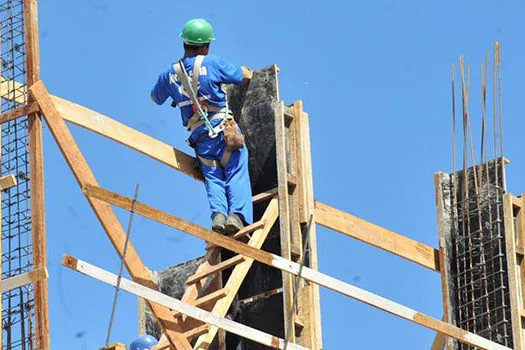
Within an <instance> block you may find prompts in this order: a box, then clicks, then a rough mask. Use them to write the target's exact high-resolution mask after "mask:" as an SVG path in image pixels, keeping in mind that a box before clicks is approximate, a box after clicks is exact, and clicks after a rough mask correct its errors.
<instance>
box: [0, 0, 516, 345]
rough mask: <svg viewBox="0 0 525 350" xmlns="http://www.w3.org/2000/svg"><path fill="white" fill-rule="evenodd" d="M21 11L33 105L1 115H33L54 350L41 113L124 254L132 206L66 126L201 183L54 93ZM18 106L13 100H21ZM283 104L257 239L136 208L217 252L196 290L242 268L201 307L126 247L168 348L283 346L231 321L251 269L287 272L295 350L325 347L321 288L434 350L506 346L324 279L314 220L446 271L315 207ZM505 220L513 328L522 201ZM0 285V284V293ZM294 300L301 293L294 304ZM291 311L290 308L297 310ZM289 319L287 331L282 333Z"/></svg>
mask: <svg viewBox="0 0 525 350" xmlns="http://www.w3.org/2000/svg"><path fill="white" fill-rule="evenodd" d="M25 10H26V16H25V22H26V35H27V38H26V42H27V46H28V49H27V50H28V58H27V61H28V80H27V85H28V89H27V91H25V93H29V98H28V101H27V103H25V101H23V102H22V103H25V105H24V106H23V107H20V108H18V109H15V110H12V111H10V112H7V113H4V114H2V115H0V123H3V122H7V121H10V120H14V119H16V118H19V117H23V116H27V115H29V117H30V119H29V120H30V159H31V176H32V180H33V181H32V182H31V184H32V188H31V191H32V196H33V200H32V206H33V208H32V209H33V215H34V218H33V235H34V236H33V240H34V242H35V253H34V259H35V260H34V266H35V269H38V270H37V271H40V272H39V274H38V275H37V276H38V278H33V279H30V280H28V281H26V282H25V283H31V282H34V283H35V300H36V310H37V311H36V314H37V315H36V319H37V344H38V348H39V349H46V350H47V349H50V345H49V344H50V340H49V320H48V302H47V282H46V278H47V272H46V273H45V275H42V271H45V267H46V240H45V206H44V187H43V152H42V145H41V143H42V118H41V117H43V119H44V120H45V122H46V124H47V126H48V128H49V130H50V132H51V134H52V135H53V137H54V139H55V141H56V143H57V145H58V146H59V148H60V150H61V152H62V154H63V156H64V158H65V160H66V162H67V163H68V165H69V167H70V168H71V171H72V172H73V174H74V176H75V178H76V180H77V182H78V184H79V187H80V189H81V190H82V192H83V193H84V195H85V196H86V199H87V200H88V201H89V203H90V205H91V207H92V209H93V211H94V212H95V214H96V216H97V218H98V220H99V221H100V224H101V225H102V227H103V228H104V230H105V232H106V234H107V236H108V238H109V239H110V241H111V243H112V244H113V246H114V247H115V250H116V251H117V254H118V256H120V257H122V254H123V250H124V242H125V237H126V234H125V231H124V229H123V228H122V226H121V223H120V222H119V221H118V219H117V217H116V215H115V213H114V211H113V208H112V205H113V206H117V207H120V208H124V209H126V210H131V205H132V200H131V199H130V198H126V197H124V196H122V195H119V194H117V193H114V192H111V191H109V190H106V189H103V188H101V187H99V185H98V183H97V180H96V178H95V175H94V174H93V172H92V171H91V169H90V167H89V164H88V163H87V161H86V160H85V158H84V157H83V155H82V153H81V151H80V149H79V147H78V146H77V144H76V142H75V139H74V138H73V136H72V134H71V132H70V131H69V128H68V126H67V125H66V122H68V123H72V124H75V125H78V126H81V127H83V128H85V129H88V130H90V131H93V132H95V133H97V134H100V135H102V136H104V137H107V138H109V139H111V140H113V141H116V142H118V143H120V144H122V145H125V146H127V147H129V148H131V149H133V150H136V151H138V152H140V153H142V154H143V155H146V156H148V157H150V158H152V159H155V160H158V161H159V162H161V163H163V164H165V165H167V166H169V167H171V168H173V169H176V170H178V171H180V172H182V173H184V174H186V175H188V176H189V177H191V178H193V179H195V180H198V181H203V177H202V174H201V173H200V171H199V170H198V167H197V161H196V159H195V158H194V157H192V156H190V155H188V154H186V153H184V152H182V151H179V150H177V149H175V148H173V147H172V146H170V145H168V144H166V143H163V142H161V141H159V140H156V139H154V138H152V137H150V136H148V135H146V134H144V133H142V132H139V131H137V130H134V129H132V128H130V127H128V126H126V125H124V124H122V123H120V122H118V121H116V120H113V119H111V118H109V117H107V116H104V115H102V114H100V113H98V112H95V111H92V110H90V109H88V108H86V107H83V106H80V105H78V104H75V103H73V102H70V101H67V100H64V99H62V98H60V97H57V96H53V95H50V94H49V93H48V91H47V88H46V86H45V85H44V83H43V82H42V81H40V68H39V53H38V22H37V18H38V16H37V4H36V0H26V1H25ZM273 67H274V68H272V69H276V70H277V67H275V66H273ZM255 74H257V73H255ZM10 84H15V86H17V85H18V87H19V88H20V90H23V89H25V87H24V86H23V85H22V84H21V83H19V82H16V81H6V80H2V81H1V84H0V87H1V93H2V97H4V98H7V96H6V94H5V91H6V90H7V87H8V86H10ZM14 99H15V100H16V97H15V98H14ZM276 108H277V110H276V119H275V132H276V137H275V139H276V155H277V173H278V188H277V189H276V190H272V191H268V192H265V193H260V194H256V195H255V196H254V202H261V201H269V202H270V203H269V204H268V208H267V211H266V212H265V216H264V217H263V219H264V220H262V221H260V222H257V223H255V224H254V225H253V227H250V228H247V229H246V232H244V233H248V231H250V233H251V234H252V238H251V240H250V242H249V243H248V244H244V243H242V242H240V241H237V240H235V239H234V238H229V237H225V236H222V235H219V234H216V233H214V232H212V231H209V230H207V229H205V228H202V227H200V226H198V225H196V224H194V223H191V222H188V221H185V220H182V219H180V218H178V217H176V216H174V215H172V214H169V213H166V212H162V211H160V210H158V209H155V208H153V207H151V206H148V205H146V204H144V203H140V202H137V203H136V208H135V211H136V213H137V214H138V215H142V216H144V217H147V218H149V219H151V220H155V221H158V222H160V223H163V224H165V225H167V226H170V227H173V228H176V229H179V230H181V231H183V232H186V233H188V234H190V235H193V236H196V237H199V238H201V239H204V240H206V241H208V242H210V244H211V245H212V246H210V247H209V250H208V252H207V256H208V257H209V259H208V260H206V263H205V264H203V265H202V266H201V267H200V268H199V270H198V272H197V275H196V276H195V275H194V276H192V279H191V281H189V282H191V285H193V283H195V284H198V281H200V280H201V279H204V278H206V277H208V276H209V275H211V274H213V273H217V272H220V271H222V269H225V268H227V267H233V266H235V269H237V270H236V271H238V272H237V273H236V274H235V275H234V276H235V278H233V279H232V282H231V283H232V286H233V287H234V288H233V289H230V290H224V289H221V286H218V287H217V288H215V289H214V290H212V291H211V293H210V294H208V295H207V296H206V299H205V300H202V299H201V300H199V299H196V298H197V294H198V293H197V292H196V290H195V289H192V288H188V290H189V292H188V295H189V296H188V297H187V298H185V299H184V298H183V300H182V301H178V300H175V299H173V298H169V297H168V296H165V295H163V294H161V293H159V292H158V291H157V286H156V285H155V283H154V281H153V279H152V277H151V275H150V273H149V271H148V269H147V268H146V265H145V264H144V263H143V262H142V260H141V259H140V257H139V255H138V253H137V251H136V250H135V248H134V247H133V246H132V245H130V246H129V247H128V250H127V255H126V258H125V265H126V268H127V270H128V271H129V273H130V275H131V277H132V279H133V281H134V282H133V281H125V283H124V284H123V286H125V287H123V289H127V290H128V291H131V292H132V293H135V294H137V295H141V296H142V297H144V298H145V299H146V300H147V302H148V304H149V306H150V308H151V310H152V312H153V314H154V316H155V318H156V320H157V322H158V324H159V325H160V327H161V329H162V331H163V334H164V336H163V341H164V344H165V347H164V348H171V349H186V350H189V349H192V348H194V347H193V346H192V345H191V344H190V341H189V339H192V338H194V337H198V340H197V343H198V344H200V345H197V346H198V347H195V348H199V349H204V348H207V347H208V346H209V345H210V343H211V341H212V340H213V338H214V336H215V334H219V336H220V334H221V332H220V331H219V329H222V330H227V331H232V332H241V331H240V330H243V331H246V332H249V335H250V336H251V337H254V339H255V338H256V339H257V340H256V341H260V342H268V341H269V342H270V343H269V346H270V347H273V348H283V347H284V340H283V339H279V338H276V337H275V336H272V335H268V334H265V333H262V332H260V331H257V330H255V329H252V328H249V327H246V326H243V325H240V324H237V323H235V322H232V321H229V320H227V319H226V318H224V316H225V313H226V311H227V309H228V307H229V305H230V304H229V302H226V301H225V300H229V299H231V296H232V295H233V296H234V295H235V288H238V286H239V285H240V284H241V283H242V281H243V279H244V277H245V276H246V273H247V271H248V270H249V269H250V266H251V264H252V263H253V262H254V261H258V262H260V263H263V264H266V265H268V266H271V267H273V268H276V269H279V270H281V271H282V272H283V273H282V277H283V291H282V292H283V300H284V309H283V317H284V319H285V328H286V329H289V330H290V331H289V332H287V333H286V334H285V335H286V336H287V338H288V339H289V340H290V342H291V343H292V344H290V347H289V348H290V349H292V348H296V349H304V348H308V349H317V350H319V349H322V348H323V346H322V335H321V312H320V298H319V287H320V286H323V287H325V288H329V289H331V290H333V291H336V292H338V293H341V294H343V295H346V296H348V297H351V298H354V299H356V300H359V301H362V302H364V303H366V304H369V305H370V306H373V307H376V308H378V309H381V310H384V311H386V312H388V313H391V314H392V315H395V316H398V317H401V318H404V319H407V320H409V321H411V322H414V323H416V324H419V325H421V326H423V327H426V328H429V329H432V330H434V331H436V332H438V334H439V335H440V336H439V337H438V338H437V339H436V342H435V343H434V345H433V346H432V348H433V349H438V348H442V347H443V344H444V340H445V339H446V338H447V337H450V338H454V339H457V340H458V341H460V342H463V343H465V344H469V345H471V346H474V347H476V348H479V349H487V350H488V349H508V348H506V347H504V346H502V345H499V344H496V343H494V342H491V341H489V340H487V339H485V338H482V337H480V336H478V335H475V334H472V333H469V332H467V331H465V330H462V329H459V328H457V327H455V326H454V325H451V324H449V323H447V322H446V320H447V317H444V321H442V320H437V319H434V318H432V317H430V316H427V315H425V314H423V313H420V312H417V311H415V310H412V309H410V308H408V307H406V306H403V305H400V304H398V303H395V302H393V301H390V300H388V299H385V298H383V297H380V296H378V295H376V294H373V293H371V292H368V291H365V290H362V289H360V288H358V287H355V286H353V285H351V284H348V283H346V282H343V281H340V280H337V279H335V278H333V277H330V276H328V275H325V274H323V273H321V272H319V271H318V257H317V243H316V231H315V224H317V225H321V226H324V227H327V228H329V229H332V230H335V231H337V232H340V233H342V234H344V235H346V236H349V237H352V238H355V239H357V240H360V241H362V242H365V243H368V244H370V245H373V246H375V247H377V248H379V249H382V250H384V251H387V252H389V253H392V254H395V255H397V256H399V257H401V258H404V259H406V260H408V261H411V262H414V263H416V264H419V265H421V266H422V267H425V268H427V269H429V270H432V271H435V272H438V273H440V274H443V273H444V270H445V269H444V266H443V265H442V254H440V250H438V249H435V248H433V247H431V246H428V245H426V244H423V243H420V242H417V241H415V240H413V239H410V238H408V237H406V236H403V235H400V234H398V233H395V232H392V231H390V230H388V229H386V228H382V227H380V226H377V225H375V224H373V223H370V222H367V221H365V220H363V219H360V218H357V217H355V216H353V215H351V214H348V213H345V212H343V211H340V210H337V209H335V208H333V207H330V206H329V205H326V204H323V203H320V202H317V201H315V199H314V193H313V180H312V164H311V153H310V138H309V137H310V136H309V135H310V132H309V124H308V114H307V113H305V112H304V111H303V105H302V102H301V101H296V102H294V103H293V104H292V105H289V106H285V105H284V104H283V103H282V102H280V103H279V105H278V106H277V107H276ZM287 150H289V151H287ZM0 180H1V179H0ZM8 180H9V179H7V180H6V181H8ZM438 204H439V201H438ZM505 213H506V215H505V225H506V227H507V228H508V230H507V234H508V235H509V238H510V239H509V240H508V241H507V242H508V247H507V250H508V251H509V252H510V253H511V254H512V255H511V256H513V257H515V259H511V260H510V261H509V266H510V267H511V271H514V272H515V275H514V276H512V282H511V284H512V286H513V291H512V295H513V297H512V300H513V301H512V302H513V303H514V304H515V305H516V306H517V307H516V309H515V310H516V311H515V315H514V316H513V317H516V319H518V320H519V323H518V324H519V325H520V330H521V319H522V317H525V311H524V310H525V309H524V306H523V305H524V302H525V293H523V282H524V280H525V259H524V254H525V253H524V251H525V199H524V198H523V197H514V196H512V195H510V194H507V195H505ZM277 219H279V228H280V234H281V236H280V237H281V254H280V255H276V254H271V253H268V252H266V251H264V250H262V249H261V246H262V243H263V242H264V239H265V237H266V234H267V231H268V230H269V229H270V228H271V226H272V225H273V224H274V222H276V220H277ZM309 223H312V225H309ZM244 233H243V234H244ZM306 238H308V242H307V243H308V244H307V245H305V242H304V241H305V240H306ZM304 247H309V249H308V250H305V249H304ZM221 248H227V249H228V250H230V251H232V252H235V253H237V254H238V255H237V257H234V258H232V259H233V260H231V261H223V262H220V261H215V259H214V258H213V257H214V256H215V257H216V255H217V252H218V251H219V250H220V249H221ZM306 255H308V259H306V260H307V261H308V263H307V264H306V266H303V265H302V264H301V263H302V262H304V261H305V259H304V257H305V256H306ZM63 264H64V265H65V266H67V267H69V268H72V269H75V270H77V271H79V272H82V273H84V274H88V275H91V276H92V277H95V278H99V279H101V280H103V281H105V282H107V283H112V282H111V279H108V278H109V277H108V276H110V275H111V274H109V273H107V272H105V271H103V270H101V269H98V268H94V267H93V266H92V265H89V264H87V263H84V262H82V261H80V260H78V259H76V258H73V257H66V258H65V259H64V262H63ZM97 269H98V270H97ZM89 271H91V272H93V271H96V273H92V274H90V272H89ZM95 275H96V276H95ZM104 276H105V277H104ZM33 277H34V276H33ZM296 278H299V279H300V283H298V284H297V285H298V289H297V291H294V289H295V288H294V284H295V283H294V282H295V281H296ZM4 282H7V280H6V281H4ZM2 283H3V282H0V285H2ZM228 292H229V293H230V294H228ZM272 293H275V292H272ZM295 294H297V296H298V297H297V303H296V305H295V306H294V295H295ZM254 297H257V296H254ZM173 305H177V308H176V309H175V308H174V307H170V306H173ZM210 305H211V311H210V310H206V309H205V307H204V306H208V307H210ZM201 308H202V309H204V310H201ZM174 310H175V311H174ZM293 310H295V311H294V312H292V311H293ZM290 314H291V317H290V320H291V323H292V325H291V327H286V326H288V324H287V322H288V316H289V315H290ZM445 316H446V315H445ZM194 321H199V322H194ZM188 324H191V325H192V327H190V329H188V328H184V326H187V325H188ZM248 328H249V329H248ZM298 330H300V331H298ZM246 334H248V333H246ZM520 336H521V332H520ZM206 337H207V338H206ZM161 343H162V342H161ZM111 348H112V349H120V348H124V347H123V345H122V344H114V345H113V346H112V347H111ZM161 348H162V347H161Z"/></svg>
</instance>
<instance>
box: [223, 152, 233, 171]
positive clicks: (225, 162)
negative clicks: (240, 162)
mask: <svg viewBox="0 0 525 350" xmlns="http://www.w3.org/2000/svg"><path fill="white" fill-rule="evenodd" d="M231 156H232V151H231V150H229V149H227V150H226V151H224V154H223V155H222V158H221V168H223V169H226V166H227V165H228V163H229V162H230V157H231Z"/></svg>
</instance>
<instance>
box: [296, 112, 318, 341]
mask: <svg viewBox="0 0 525 350" xmlns="http://www.w3.org/2000/svg"><path fill="white" fill-rule="evenodd" d="M298 123H299V136H300V137H299V139H300V143H301V149H302V155H301V162H302V168H303V175H302V176H303V183H304V190H305V192H306V193H305V195H306V196H305V198H304V200H305V201H304V203H303V205H304V209H306V210H305V214H306V218H305V219H307V220H308V221H309V220H310V217H312V219H313V223H315V222H316V220H315V198H314V183H313V171H312V153H311V145H310V123H309V121H308V114H307V113H305V112H301V116H300V118H299V119H298ZM308 221H307V222H308ZM309 244H310V251H309V259H310V268H312V269H314V270H318V269H319V264H318V256H317V231H316V226H315V224H312V226H311V227H310V242H309ZM310 288H312V305H311V310H310V311H309V312H311V313H313V318H314V321H315V324H314V333H313V337H314V340H315V342H316V346H315V348H316V349H323V334H322V323H321V296H320V290H319V285H317V284H313V285H312V286H310Z"/></svg>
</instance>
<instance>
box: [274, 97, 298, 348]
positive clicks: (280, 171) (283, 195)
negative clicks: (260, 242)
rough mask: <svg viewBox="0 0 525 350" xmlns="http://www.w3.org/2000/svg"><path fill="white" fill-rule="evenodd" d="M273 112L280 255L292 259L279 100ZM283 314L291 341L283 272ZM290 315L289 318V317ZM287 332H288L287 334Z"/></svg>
mask: <svg viewBox="0 0 525 350" xmlns="http://www.w3.org/2000/svg"><path fill="white" fill-rule="evenodd" d="M276 109H277V111H276V113H275V153H276V159H277V184H278V189H279V228H280V234H281V235H280V237H281V256H283V257H284V258H286V259H287V260H291V259H292V220H291V219H292V218H291V216H290V214H291V213H292V211H291V209H292V208H291V198H290V197H291V196H290V195H289V183H288V178H289V177H290V175H289V174H288V161H287V147H286V128H285V121H284V106H283V103H282V102H280V103H279V106H278V107H276ZM282 280H283V316H284V330H285V336H286V338H287V339H290V340H291V341H295V327H289V326H288V323H289V322H291V323H292V324H293V322H294V318H295V312H294V313H293V314H291V312H292V307H293V280H292V276H290V275H288V274H285V273H283V274H282ZM290 315H291V318H290ZM287 332H290V334H288V333H287Z"/></svg>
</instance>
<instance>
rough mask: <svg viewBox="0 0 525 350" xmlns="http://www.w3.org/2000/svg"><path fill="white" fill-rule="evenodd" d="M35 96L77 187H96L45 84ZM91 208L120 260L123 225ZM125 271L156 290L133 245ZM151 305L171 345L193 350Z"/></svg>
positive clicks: (97, 206)
mask: <svg viewBox="0 0 525 350" xmlns="http://www.w3.org/2000/svg"><path fill="white" fill-rule="evenodd" d="M29 91H30V93H31V94H32V96H33V97H34V98H35V100H36V101H37V102H38V104H39V106H40V109H41V110H42V113H43V115H44V117H45V119H46V124H47V126H48V127H49V130H50V131H51V133H52V134H53V137H54V138H55V141H56V143H57V145H58V147H59V148H60V151H61V152H62V154H63V156H64V158H65V159H66V162H67V163H68V165H69V167H70V168H71V170H72V172H73V174H74V175H75V178H76V179H77V181H78V184H79V185H80V186H81V187H82V186H85V185H88V184H91V185H97V180H96V179H95V175H93V172H92V171H91V169H90V167H89V165H88V163H87V162H86V159H85V158H84V156H83V155H82V153H81V152H80V149H79V148H78V145H77V144H76V142H75V139H74V138H73V135H71V132H70V131H69V129H68V128H67V126H66V124H65V122H64V120H63V119H62V118H60V114H59V112H58V110H57V109H56V106H55V104H54V102H53V100H52V99H51V97H50V96H49V94H48V92H47V89H46V87H45V86H44V84H43V83H42V82H41V81H39V82H38V83H35V84H34V85H32V86H31V88H30V89H29ZM87 200H88V201H89V204H90V205H91V208H92V209H93V211H94V212H95V214H96V216H97V218H98V219H99V221H100V223H101V225H102V227H103V228H104V230H105V232H106V234H107V236H108V238H109V239H110V241H111V243H112V244H113V246H114V247H115V249H116V250H117V253H118V255H119V256H120V257H122V255H123V251H124V243H125V241H126V232H125V231H124V229H123V228H122V226H121V225H120V222H119V220H118V219H117V217H116V215H115V212H114V211H113V209H112V208H111V206H110V205H108V204H107V203H106V202H104V201H101V200H98V199H95V198H91V197H87ZM124 262H125V265H126V268H127V269H128V271H129V273H130V275H131V276H132V278H133V279H134V280H135V281H139V282H140V283H141V284H143V285H146V286H148V287H149V288H152V289H156V285H155V282H154V281H153V279H152V277H151V274H150V272H149V271H148V269H147V268H146V266H144V264H143V263H142V261H141V259H140V257H139V255H138V253H137V251H136V250H135V248H134V247H133V245H132V244H131V243H129V244H128V248H127V253H126V258H125V260H124ZM149 306H150V308H151V310H152V312H153V314H154V315H155V317H156V319H157V321H158V323H159V325H160V327H161V329H162V330H163V331H164V332H165V333H166V332H167V335H168V338H169V340H170V343H171V345H172V346H173V347H176V348H177V349H185V350H190V349H191V345H190V343H189V342H188V340H187V339H186V338H185V337H184V334H182V333H181V332H177V331H175V330H172V329H168V328H167V327H168V326H169V325H170V324H172V323H173V321H174V319H173V317H172V316H171V312H170V310H168V309H166V308H164V307H162V306H160V305H157V304H154V303H149Z"/></svg>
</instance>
